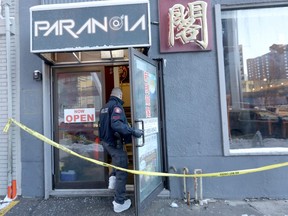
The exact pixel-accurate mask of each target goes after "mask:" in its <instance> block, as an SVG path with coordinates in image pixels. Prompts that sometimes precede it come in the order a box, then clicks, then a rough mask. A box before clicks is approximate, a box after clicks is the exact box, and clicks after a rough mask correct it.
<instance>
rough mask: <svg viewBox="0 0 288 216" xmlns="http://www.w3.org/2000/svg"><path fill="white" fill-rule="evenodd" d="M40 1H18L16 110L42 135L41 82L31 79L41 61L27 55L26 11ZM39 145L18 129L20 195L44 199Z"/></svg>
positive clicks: (27, 17)
mask: <svg viewBox="0 0 288 216" xmlns="http://www.w3.org/2000/svg"><path fill="white" fill-rule="evenodd" d="M39 4H41V1H40V0H38V1H35V0H25V1H20V2H19V17H20V21H19V29H20V38H21V39H20V42H21V43H20V78H21V83H20V88H21V92H20V98H21V100H20V107H21V118H20V121H21V123H22V124H24V125H26V126H28V127H29V128H31V129H33V130H35V131H37V132H39V133H41V134H43V111H42V110H43V107H42V104H43V103H42V82H38V81H35V80H33V71H34V70H40V71H42V61H41V60H40V58H39V57H38V56H36V55H35V54H32V53H30V39H29V37H30V32H29V29H30V24H29V22H30V18H29V8H30V7H32V6H35V5H39ZM43 145H44V144H43V142H41V141H40V140H38V139H36V138H35V137H33V136H31V135H30V134H28V133H26V132H25V131H23V130H21V152H22V154H21V163H22V176H21V177H22V195H23V196H25V197H43V196H44V162H43V161H44V150H43Z"/></svg>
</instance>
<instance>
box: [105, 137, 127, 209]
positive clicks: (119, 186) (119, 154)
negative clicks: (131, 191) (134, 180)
mask: <svg viewBox="0 0 288 216" xmlns="http://www.w3.org/2000/svg"><path fill="white" fill-rule="evenodd" d="M103 147H104V148H105V150H106V151H107V152H108V154H110V156H111V158H112V164H113V165H114V166H117V167H121V168H125V169H127V168H128V157H127V152H126V151H124V150H123V148H115V147H113V146H110V145H109V144H107V143H103ZM114 171H115V176H116V185H115V197H114V200H115V201H116V202H117V203H118V204H123V203H124V202H125V200H126V183H127V178H128V173H127V172H124V171H121V170H118V169H114Z"/></svg>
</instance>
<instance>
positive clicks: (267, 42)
mask: <svg viewBox="0 0 288 216" xmlns="http://www.w3.org/2000/svg"><path fill="white" fill-rule="evenodd" d="M221 23H222V43H223V61H224V62H222V64H223V69H224V73H225V76H224V80H225V87H226V105H227V109H226V108H225V109H226V110H227V125H228V136H229V150H230V152H233V150H239V149H242V150H246V151H247V150H248V149H250V150H253V151H255V149H256V150H257V151H258V152H266V153H267V152H268V153H269V152H273V150H275V149H277V151H280V152H284V151H286V152H288V61H287V60H288V54H287V53H288V31H287V29H288V6H285V7H283V6H282V7H265V8H255V7H254V8H251V9H237V10H226V9H225V10H222V11H221ZM220 80H221V79H220ZM222 84H223V83H222ZM224 134H225V133H224ZM267 149H268V150H269V151H267ZM243 152H245V151H243Z"/></svg>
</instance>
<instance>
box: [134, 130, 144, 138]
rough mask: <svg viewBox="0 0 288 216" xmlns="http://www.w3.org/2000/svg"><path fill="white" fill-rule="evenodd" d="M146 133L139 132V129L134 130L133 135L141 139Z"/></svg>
mask: <svg viewBox="0 0 288 216" xmlns="http://www.w3.org/2000/svg"><path fill="white" fill-rule="evenodd" d="M143 134H144V133H143V131H142V130H139V129H137V128H136V129H133V131H132V135H133V136H134V137H137V138H140V137H141V136H142V135H143Z"/></svg>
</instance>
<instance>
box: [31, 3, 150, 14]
mask: <svg viewBox="0 0 288 216" xmlns="http://www.w3.org/2000/svg"><path fill="white" fill-rule="evenodd" d="M142 3H148V4H149V1H148V0H122V1H121V0H108V1H93V2H77V3H62V4H46V5H37V6H33V7H31V8H30V12H31V11H44V10H58V9H72V8H85V7H95V6H97V7H102V6H116V5H128V4H142Z"/></svg>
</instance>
